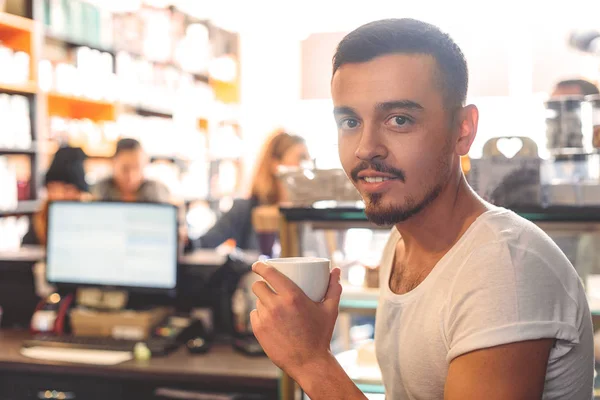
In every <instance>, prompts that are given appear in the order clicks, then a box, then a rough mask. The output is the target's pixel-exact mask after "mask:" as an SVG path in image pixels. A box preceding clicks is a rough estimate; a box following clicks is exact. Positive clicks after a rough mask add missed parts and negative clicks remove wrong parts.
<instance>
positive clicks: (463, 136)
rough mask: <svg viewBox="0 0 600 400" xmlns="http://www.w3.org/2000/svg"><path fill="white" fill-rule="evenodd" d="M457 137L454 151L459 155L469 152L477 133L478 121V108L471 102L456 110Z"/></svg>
mask: <svg viewBox="0 0 600 400" xmlns="http://www.w3.org/2000/svg"><path fill="white" fill-rule="evenodd" d="M457 122H458V138H457V140H456V153H457V154H458V155H459V156H466V155H467V154H469V150H470V149H471V145H472V144H473V141H474V140H475V136H476V135H477V125H478V123H479V110H478V109H477V107H476V106H475V105H473V104H470V105H468V106H465V107H463V108H462V109H461V110H460V111H459V112H458V121H457Z"/></svg>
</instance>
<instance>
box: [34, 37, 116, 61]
mask: <svg viewBox="0 0 600 400" xmlns="http://www.w3.org/2000/svg"><path fill="white" fill-rule="evenodd" d="M45 37H46V39H48V40H50V41H52V42H55V43H60V44H63V45H65V46H67V47H69V48H75V47H89V48H90V49H93V50H98V51H101V52H104V53H110V54H112V55H113V56H114V55H115V54H116V52H115V50H114V49H113V48H110V47H104V46H102V45H100V44H92V43H87V42H85V41H82V40H78V39H75V38H69V37H66V36H63V35H60V34H58V33H54V32H52V31H46V33H45Z"/></svg>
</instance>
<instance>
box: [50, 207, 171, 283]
mask: <svg viewBox="0 0 600 400" xmlns="http://www.w3.org/2000/svg"><path fill="white" fill-rule="evenodd" d="M46 278H47V280H48V282H50V283H54V284H68V285H81V286H84V285H86V286H87V285H91V286H111V287H112V286H114V287H127V288H143V289H157V290H171V289H175V287H176V284H177V209H176V207H175V206H172V205H168V204H147V203H103V202H91V203H79V202H53V203H50V206H49V209H48V241H47V259H46Z"/></svg>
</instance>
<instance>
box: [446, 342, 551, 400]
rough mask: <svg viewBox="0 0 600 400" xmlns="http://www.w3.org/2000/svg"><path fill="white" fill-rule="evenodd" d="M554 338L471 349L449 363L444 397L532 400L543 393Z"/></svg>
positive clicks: (455, 399) (463, 399) (473, 399)
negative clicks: (471, 350)
mask: <svg viewBox="0 0 600 400" xmlns="http://www.w3.org/2000/svg"><path fill="white" fill-rule="evenodd" d="M553 345H554V339H540V340H530V341H525V342H518V343H510V344H506V345H502V346H497V347H491V348H488V349H482V350H477V351H473V352H471V353H467V354H464V355H462V356H459V357H456V358H455V359H454V360H452V361H451V362H450V367H449V369H448V377H447V379H446V387H445V392H444V399H445V400H479V399H487V400H532V399H541V398H542V394H543V392H544V382H545V379H546V367H547V365H548V358H549V356H550V350H551V349H552V346H553Z"/></svg>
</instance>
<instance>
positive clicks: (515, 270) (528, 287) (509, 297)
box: [444, 242, 582, 362]
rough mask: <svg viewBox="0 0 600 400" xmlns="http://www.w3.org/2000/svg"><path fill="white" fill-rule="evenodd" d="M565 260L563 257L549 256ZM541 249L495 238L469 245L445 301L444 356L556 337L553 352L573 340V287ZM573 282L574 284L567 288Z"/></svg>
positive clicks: (566, 347)
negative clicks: (480, 244) (471, 249)
mask: <svg viewBox="0 0 600 400" xmlns="http://www.w3.org/2000/svg"><path fill="white" fill-rule="evenodd" d="M553 261H554V262H557V263H567V264H566V265H565V268H572V267H571V266H570V265H568V261H566V259H564V260H563V259H557V260H553ZM572 275H573V276H574V277H571V276H570V275H568V276H569V279H567V280H566V282H565V279H564V277H559V276H558V274H557V273H556V269H555V268H551V265H550V264H549V263H548V261H547V260H545V259H544V257H543V256H542V255H540V254H539V253H536V252H535V251H533V250H531V249H528V248H520V247H518V246H514V245H509V244H507V243H505V242H495V243H491V244H488V245H486V246H484V247H482V248H480V249H478V250H475V251H474V252H473V253H471V255H470V256H469V257H468V258H467V259H466V260H465V261H464V263H463V265H462V267H461V268H460V269H459V271H458V273H457V275H456V276H455V280H454V283H453V285H452V288H451V290H450V294H449V299H448V302H447V304H446V307H447V310H446V313H445V315H446V317H445V320H444V330H445V335H446V343H447V346H448V356H447V361H448V362H450V361H451V360H453V359H454V358H456V357H458V356H460V355H463V354H465V353H468V352H471V351H475V350H480V349H484V348H489V347H494V346H500V345H504V344H508V343H515V342H521V341H526V340H536V339H550V338H554V339H557V342H556V345H555V349H554V350H553V356H555V357H559V356H561V355H564V354H566V353H567V352H568V351H570V350H571V349H572V348H573V346H574V345H575V344H577V343H579V333H578V329H577V327H578V326H579V322H578V321H580V320H581V318H582V316H581V315H582V310H581V309H580V307H579V305H578V302H577V300H576V298H575V297H574V296H573V291H574V290H575V291H576V290H577V289H576V286H577V285H579V284H580V283H579V282H578V281H577V282H574V280H577V279H578V278H577V277H576V274H575V273H574V272H573V274H572ZM574 287H575V289H573V288H574Z"/></svg>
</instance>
